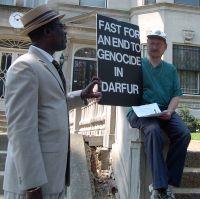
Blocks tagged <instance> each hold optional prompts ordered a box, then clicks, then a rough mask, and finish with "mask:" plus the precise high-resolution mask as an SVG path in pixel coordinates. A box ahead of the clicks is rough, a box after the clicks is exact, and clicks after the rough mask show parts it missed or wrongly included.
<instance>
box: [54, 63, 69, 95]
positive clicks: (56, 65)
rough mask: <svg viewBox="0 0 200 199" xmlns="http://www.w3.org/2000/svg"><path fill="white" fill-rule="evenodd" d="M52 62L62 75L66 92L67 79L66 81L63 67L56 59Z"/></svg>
mask: <svg viewBox="0 0 200 199" xmlns="http://www.w3.org/2000/svg"><path fill="white" fill-rule="evenodd" d="M52 64H53V65H54V66H55V68H56V69H57V71H58V74H59V76H60V79H61V80H62V84H63V87H64V91H65V93H66V81H65V77H64V74H63V72H62V68H61V66H60V64H59V63H58V62H57V61H56V60H53V61H52Z"/></svg>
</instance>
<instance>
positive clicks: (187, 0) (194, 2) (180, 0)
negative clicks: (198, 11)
mask: <svg viewBox="0 0 200 199" xmlns="http://www.w3.org/2000/svg"><path fill="white" fill-rule="evenodd" d="M174 3H177V4H184V5H191V6H200V0H174Z"/></svg>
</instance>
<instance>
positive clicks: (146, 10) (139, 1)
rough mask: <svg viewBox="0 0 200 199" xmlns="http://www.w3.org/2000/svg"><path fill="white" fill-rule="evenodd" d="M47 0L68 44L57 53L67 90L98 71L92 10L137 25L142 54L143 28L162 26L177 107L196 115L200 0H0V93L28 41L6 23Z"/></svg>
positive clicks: (199, 80) (199, 77)
mask: <svg viewBox="0 0 200 199" xmlns="http://www.w3.org/2000/svg"><path fill="white" fill-rule="evenodd" d="M44 3H47V4H49V5H50V6H52V7H54V8H55V9H56V10H58V11H59V12H61V13H64V14H65V18H64V20H63V22H64V23H65V24H66V25H67V33H68V44H67V49H66V50H65V51H64V52H60V53H58V54H57V55H56V56H57V58H58V59H60V60H61V61H62V62H63V61H64V64H63V70H64V72H65V75H66V77H67V79H68V81H69V82H70V85H71V88H70V89H71V90H77V89H81V88H83V87H84V86H85V85H86V84H87V83H88V82H89V80H90V79H91V77H92V76H93V75H95V74H96V73H97V62H96V14H97V13H100V14H102V15H106V16H109V17H113V18H115V19H118V20H122V21H125V22H130V23H133V24H137V25H139V27H140V34H141V37H140V38H141V45H142V47H143V48H142V54H143V55H144V56H145V55H146V49H145V43H146V33H147V32H148V31H149V30H151V29H161V30H163V31H164V32H166V34H167V43H168V49H167V51H166V52H165V54H164V56H163V59H164V60H166V61H169V62H171V63H173V64H175V65H176V66H177V70H178V72H179V76H180V81H181V87H182V90H183V92H184V96H183V97H182V100H181V106H187V107H189V108H191V111H192V113H193V114H194V115H195V116H197V117H200V116H199V115H200V114H199V113H198V109H199V106H200V103H199V102H200V101H199V100H200V97H199V95H200V26H199V25H198V23H199V20H200V14H199V11H200V5H199V4H200V1H199V0H192V1H189V0H124V1H123V2H122V1H118V0H98V1H92V0H73V1H72V0H59V1H57V2H55V1H53V0H32V1H27V0H1V1H0V11H1V12H0V16H1V19H2V20H1V22H0V64H1V73H0V96H1V98H3V97H4V83H5V74H6V71H7V69H8V67H9V66H10V64H11V63H12V62H13V61H14V60H15V59H16V58H17V57H18V56H19V55H21V54H23V53H25V52H26V51H27V48H28V46H29V45H30V42H29V40H28V38H27V37H21V36H20V28H13V27H12V26H11V25H10V23H9V17H10V15H11V14H12V13H15V12H20V13H24V12H26V11H28V10H29V9H30V8H32V7H35V6H37V5H40V4H44Z"/></svg>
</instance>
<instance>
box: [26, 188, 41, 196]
mask: <svg viewBox="0 0 200 199" xmlns="http://www.w3.org/2000/svg"><path fill="white" fill-rule="evenodd" d="M26 199H43V197H42V189H41V187H38V188H34V189H29V190H27V191H26Z"/></svg>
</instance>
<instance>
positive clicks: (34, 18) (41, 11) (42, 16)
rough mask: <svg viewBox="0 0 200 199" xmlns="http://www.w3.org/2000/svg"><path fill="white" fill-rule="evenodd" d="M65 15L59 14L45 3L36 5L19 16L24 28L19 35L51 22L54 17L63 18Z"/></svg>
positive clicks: (26, 33) (24, 34)
mask: <svg viewBox="0 0 200 199" xmlns="http://www.w3.org/2000/svg"><path fill="white" fill-rule="evenodd" d="M64 16H65V15H60V14H58V13H57V12H56V11H54V10H52V9H51V8H49V7H48V6H47V5H46V4H44V5H41V6H38V7H36V8H33V9H31V10H30V11H28V12H27V13H26V14H24V16H22V17H21V21H22V23H23V25H24V29H23V30H22V31H21V35H23V36H26V35H28V33H30V32H32V31H33V30H35V29H37V28H39V27H41V26H43V25H45V24H47V23H49V22H51V21H52V20H54V19H56V18H60V19H61V18H63V17H64Z"/></svg>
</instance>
